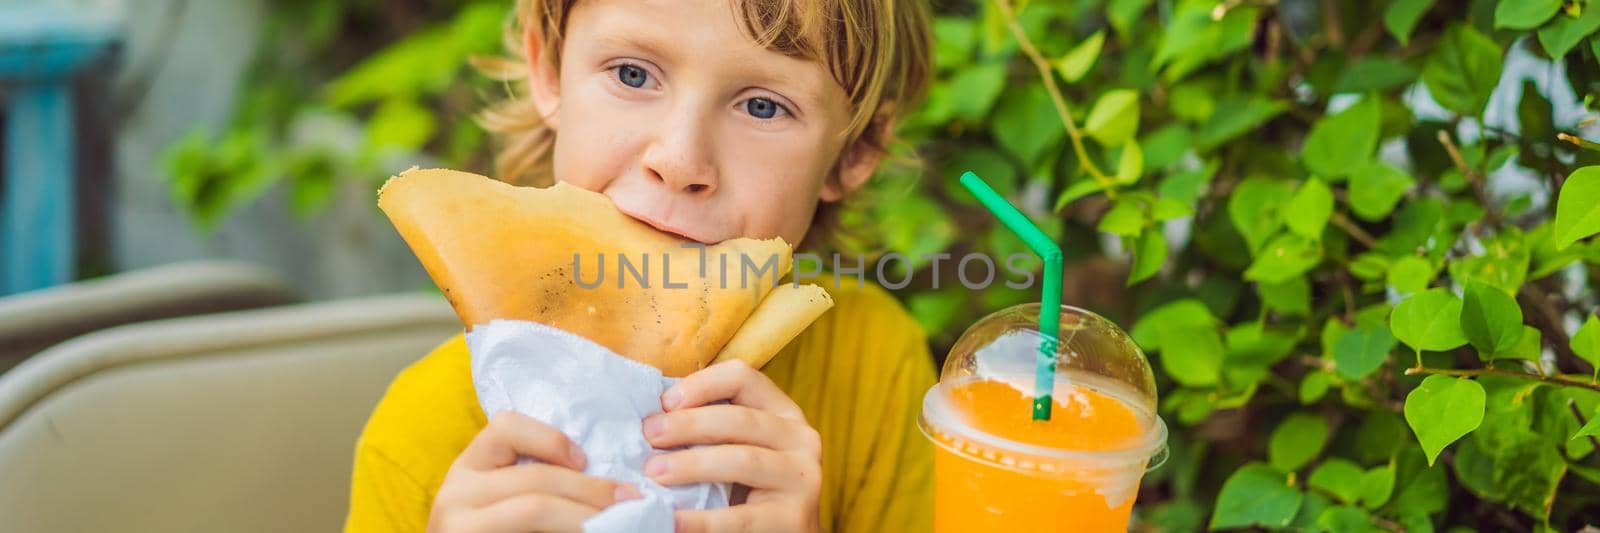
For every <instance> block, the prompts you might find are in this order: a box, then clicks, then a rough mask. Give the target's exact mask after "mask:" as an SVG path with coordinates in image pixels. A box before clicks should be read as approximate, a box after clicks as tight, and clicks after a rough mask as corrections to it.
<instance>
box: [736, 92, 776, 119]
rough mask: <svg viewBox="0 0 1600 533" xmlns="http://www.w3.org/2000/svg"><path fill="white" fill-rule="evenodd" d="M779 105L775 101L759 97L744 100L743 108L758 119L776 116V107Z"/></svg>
mask: <svg viewBox="0 0 1600 533" xmlns="http://www.w3.org/2000/svg"><path fill="white" fill-rule="evenodd" d="M780 107H781V106H779V105H778V103H777V102H774V101H772V100H768V99H766V98H760V97H757V98H751V99H749V100H745V102H744V110H745V111H746V112H748V113H750V116H753V117H756V118H759V119H769V118H772V117H775V116H778V109H779V108H780Z"/></svg>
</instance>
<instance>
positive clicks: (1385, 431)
mask: <svg viewBox="0 0 1600 533" xmlns="http://www.w3.org/2000/svg"><path fill="white" fill-rule="evenodd" d="M1410 433H1411V430H1409V429H1406V421H1405V420H1403V419H1401V418H1400V415H1398V414H1395V413H1393V412H1391V411H1389V410H1388V409H1387V408H1385V409H1383V410H1379V411H1373V412H1368V413H1362V415H1361V417H1360V420H1358V421H1356V435H1355V443H1354V444H1355V449H1354V450H1353V451H1354V452H1355V457H1354V459H1356V460H1357V461H1359V462H1360V463H1361V464H1377V463H1387V462H1389V460H1390V459H1393V458H1394V457H1395V453H1396V452H1400V451H1401V450H1404V449H1406V448H1404V447H1403V446H1402V445H1404V444H1406V441H1408V440H1409V436H1410ZM1409 449H1411V450H1414V451H1416V452H1417V461H1418V462H1421V461H1422V451H1421V450H1420V449H1419V448H1417V447H1416V446H1411V447H1410V448H1409Z"/></svg>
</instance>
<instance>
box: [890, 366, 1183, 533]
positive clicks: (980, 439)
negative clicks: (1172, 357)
mask: <svg viewBox="0 0 1600 533" xmlns="http://www.w3.org/2000/svg"><path fill="white" fill-rule="evenodd" d="M1058 379H1059V380H1060V381H1059V382H1058V384H1057V385H1058V386H1057V388H1056V391H1055V393H1054V395H1053V399H1054V401H1055V408H1054V410H1053V413H1052V415H1051V418H1050V420H1048V421H1034V420H1033V419H1032V411H1031V410H1030V405H1031V403H1032V400H1033V398H1032V397H1031V395H1028V394H1024V393H1023V392H1022V390H1020V389H1019V387H1018V384H1016V383H1008V382H1005V381H997V380H987V379H985V380H974V381H969V382H965V383H944V384H940V385H938V386H935V387H934V388H933V389H932V390H930V391H929V392H928V395H927V397H926V398H925V399H924V402H923V417H922V420H921V423H922V426H923V429H924V430H925V431H926V432H927V434H928V436H929V437H930V438H932V439H933V441H934V442H935V444H937V445H938V446H937V448H938V449H937V451H936V456H935V460H934V468H935V478H936V484H937V488H936V489H935V491H936V494H937V495H936V501H935V505H934V524H935V531H940V532H958V531H961V532H966V531H978V532H985V531H992V532H998V531H1085V532H1099V531H1126V530H1127V528H1128V519H1129V516H1130V515H1131V513H1132V510H1133V500H1134V494H1135V493H1136V492H1138V486H1139V479H1140V477H1142V476H1143V474H1144V471H1145V466H1146V465H1147V463H1148V462H1149V460H1150V458H1151V455H1152V454H1153V453H1155V451H1156V450H1157V449H1159V448H1160V445H1161V443H1163V442H1164V441H1165V427H1164V426H1163V425H1162V424H1161V423H1160V420H1159V419H1158V418H1156V417H1155V416H1154V415H1153V414H1150V413H1149V412H1148V410H1146V409H1138V408H1137V407H1135V406H1134V405H1133V404H1131V403H1130V402H1128V401H1126V400H1124V399H1122V398H1119V396H1123V397H1129V395H1126V394H1119V393H1118V391H1116V387H1115V385H1114V384H1108V383H1096V384H1097V385H1099V386H1097V387H1091V386H1089V384H1087V383H1086V382H1091V381H1092V380H1093V377H1091V376H1075V375H1072V374H1062V375H1060V376H1058ZM1100 381H1104V380H1100Z"/></svg>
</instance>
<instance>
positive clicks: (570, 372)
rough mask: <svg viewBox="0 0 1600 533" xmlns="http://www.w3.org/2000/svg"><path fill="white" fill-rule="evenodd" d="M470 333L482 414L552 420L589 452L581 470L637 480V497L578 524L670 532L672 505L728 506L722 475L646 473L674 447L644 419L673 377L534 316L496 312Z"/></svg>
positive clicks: (657, 407) (602, 532) (597, 530)
mask: <svg viewBox="0 0 1600 533" xmlns="http://www.w3.org/2000/svg"><path fill="white" fill-rule="evenodd" d="M466 338H467V348H468V350H469V351H470V352H471V355H472V383H473V387H475V388H476V389H477V391H478V402H479V403H480V404H482V405H483V412H484V413H485V414H487V415H489V416H490V417H493V416H494V415H495V414H496V413H499V412H500V411H504V410H507V409H509V410H511V411H515V412H517V413H520V414H524V415H527V416H529V417H532V418H534V419H536V420H539V421H542V422H544V423H546V424H550V425H552V426H555V427H556V428H557V429H560V430H561V431H562V432H564V433H566V434H567V436H568V437H571V438H572V441H573V442H575V443H577V444H578V446H580V447H582V448H583V452H584V454H586V455H587V456H588V459H589V464H588V468H586V469H585V470H584V473H586V474H589V475H593V476H599V477H605V478H610V479H615V480H619V481H624V482H628V483H631V484H633V485H634V486H636V487H639V492H640V493H641V494H642V495H643V497H642V498H640V499H637V500H631V501H627V502H623V503H619V504H616V505H612V506H611V507H608V508H606V509H604V510H602V511H601V512H600V513H599V514H597V515H595V516H593V517H591V518H590V519H589V520H588V521H586V522H584V524H583V526H584V531H586V532H589V533H607V532H624V531H627V532H632V531H639V532H650V531H667V532H670V531H672V529H673V519H672V511H673V510H674V509H715V508H720V507H726V506H727V505H728V493H729V487H728V485H727V484H726V483H700V484H695V485H686V486H681V487H672V488H668V487H664V486H662V485H660V484H658V483H656V482H654V481H651V480H650V479H649V478H647V477H645V475H644V462H645V460H646V459H649V458H650V457H653V456H656V455H659V454H662V453H666V452H667V451H670V450H656V449H653V448H651V447H650V444H649V443H648V442H647V441H645V440H644V433H643V432H642V431H641V430H640V424H641V423H642V421H643V420H644V417H646V416H649V415H651V414H655V413H659V412H661V393H663V392H665V391H666V389H667V387H670V386H672V384H673V383H677V382H678V379H677V378H669V377H665V376H662V375H661V371H660V370H657V369H655V367H651V366H649V365H645V364H642V363H639V362H636V361H633V360H631V359H628V358H626V357H622V356H620V355H617V354H616V353H613V352H612V351H611V350H608V349H606V348H605V347H604V346H601V345H599V344H595V343H594V342H593V341H590V340H588V339H585V338H583V337H579V336H577V335H574V334H572V333H568V332H566V331H562V330H559V329H556V328H553V327H550V326H546V325H544V324H539V323H534V322H525V321H520V320H495V321H492V322H490V323H488V324H481V325H478V326H476V327H474V328H473V329H472V331H470V332H467V334H466ZM525 460H526V459H525Z"/></svg>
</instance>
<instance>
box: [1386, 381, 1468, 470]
mask: <svg viewBox="0 0 1600 533" xmlns="http://www.w3.org/2000/svg"><path fill="white" fill-rule="evenodd" d="M1483 412H1484V392H1483V386H1482V385H1479V384H1478V382H1476V381H1472V380H1470V379H1460V378H1453V377H1450V376H1437V375H1435V376H1428V377H1427V379H1424V380H1422V384H1421V385H1419V386H1418V387H1417V388H1415V389H1412V390H1411V393H1410V394H1407V395H1406V405H1405V414H1406V423H1407V424H1410V425H1411V430H1412V431H1414V432H1416V434H1417V442H1419V443H1421V444H1422V451H1423V453H1426V454H1427V455H1428V464H1429V465H1430V466H1431V465H1432V464H1433V463H1434V461H1435V460H1436V459H1438V457H1439V452H1441V451H1444V449H1445V447H1446V446H1449V445H1450V443H1452V442H1455V441H1456V440H1457V439H1460V438H1461V437H1464V436H1466V434H1468V433H1471V432H1472V430H1474V429H1478V425H1479V424H1481V423H1483Z"/></svg>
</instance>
